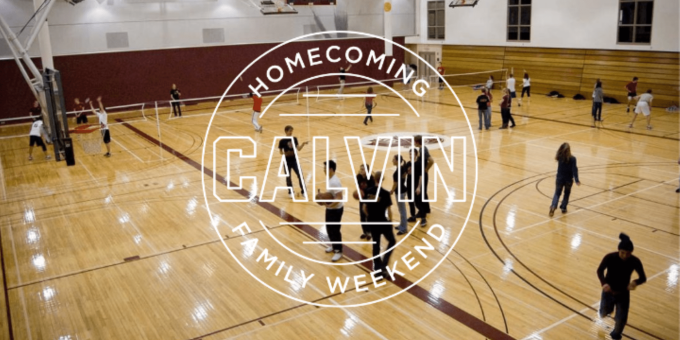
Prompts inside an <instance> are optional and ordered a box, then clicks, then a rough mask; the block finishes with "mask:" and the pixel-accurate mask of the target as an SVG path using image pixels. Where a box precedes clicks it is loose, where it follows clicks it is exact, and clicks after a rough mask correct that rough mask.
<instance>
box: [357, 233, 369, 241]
mask: <svg viewBox="0 0 680 340" xmlns="http://www.w3.org/2000/svg"><path fill="white" fill-rule="evenodd" d="M366 237H368V235H366V234H361V236H359V238H360V239H362V240H363V239H365V238H366Z"/></svg>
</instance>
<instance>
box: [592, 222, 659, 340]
mask: <svg viewBox="0 0 680 340" xmlns="http://www.w3.org/2000/svg"><path fill="white" fill-rule="evenodd" d="M619 239H620V240H621V242H619V251H618V252H614V253H609V254H607V255H606V256H605V257H604V259H602V263H600V266H599V267H598V268H597V277H598V278H599V279H600V284H601V285H602V299H601V300H600V312H599V313H600V317H601V318H604V317H605V316H607V315H609V314H611V313H612V312H613V311H614V307H616V315H615V316H614V320H616V324H615V325H614V329H613V330H612V332H611V333H609V335H611V337H612V339H614V340H617V339H621V337H622V333H623V328H624V327H626V322H627V321H628V309H629V307H630V291H631V290H635V288H636V287H637V286H639V285H641V284H643V283H645V282H646V281H647V276H646V275H645V270H644V268H643V267H642V262H641V261H640V259H638V258H637V257H635V256H633V254H632V252H633V249H634V247H633V241H631V240H630V237H628V235H626V234H624V233H621V234H620V235H619ZM605 271H606V274H605ZM633 271H636V272H637V274H638V278H637V280H633V281H631V280H630V277H631V275H632V274H633Z"/></svg>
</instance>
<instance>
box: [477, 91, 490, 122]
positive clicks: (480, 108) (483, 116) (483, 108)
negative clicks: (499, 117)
mask: <svg viewBox="0 0 680 340" xmlns="http://www.w3.org/2000/svg"><path fill="white" fill-rule="evenodd" d="M488 108H489V97H487V95H486V88H482V94H481V95H479V97H477V112H478V113H479V130H481V129H482V120H483V121H484V126H485V127H486V129H487V130H488V129H489V128H490V127H491V122H490V121H489V114H488V112H489V111H488Z"/></svg>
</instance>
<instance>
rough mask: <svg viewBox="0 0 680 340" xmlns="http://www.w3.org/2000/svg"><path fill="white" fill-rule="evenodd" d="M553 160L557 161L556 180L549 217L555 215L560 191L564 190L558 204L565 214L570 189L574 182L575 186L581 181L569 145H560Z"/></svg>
mask: <svg viewBox="0 0 680 340" xmlns="http://www.w3.org/2000/svg"><path fill="white" fill-rule="evenodd" d="M555 160H556V161H557V179H556V180H555V195H554V196H553V200H552V204H551V205H550V217H553V215H554V214H555V209H557V203H558V202H559V200H560V196H561V195H562V190H564V198H563V199H562V204H560V209H561V210H562V213H563V214H566V213H567V205H568V204H569V195H571V187H572V186H573V185H574V181H576V185H581V181H580V180H579V179H578V167H577V166H576V157H574V156H572V155H571V147H570V146H569V143H563V144H562V145H560V148H559V149H558V150H557V154H556V155H555Z"/></svg>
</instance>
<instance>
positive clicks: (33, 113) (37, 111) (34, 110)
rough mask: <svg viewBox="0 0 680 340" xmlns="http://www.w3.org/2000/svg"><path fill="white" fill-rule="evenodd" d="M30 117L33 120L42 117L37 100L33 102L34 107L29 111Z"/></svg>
mask: <svg viewBox="0 0 680 340" xmlns="http://www.w3.org/2000/svg"><path fill="white" fill-rule="evenodd" d="M28 116H29V117H31V118H35V117H42V108H41V107H40V103H38V101H37V100H36V101H34V102H33V106H32V107H31V108H30V109H29V110H28Z"/></svg>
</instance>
